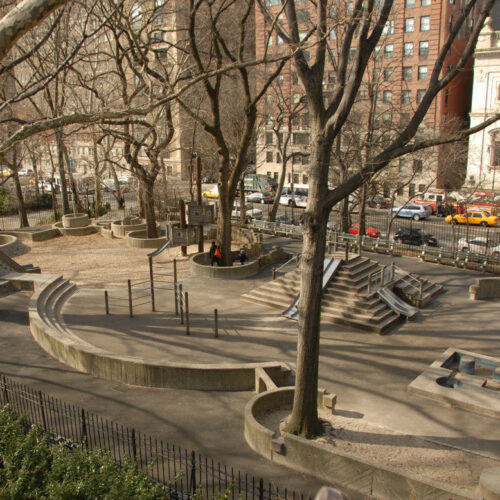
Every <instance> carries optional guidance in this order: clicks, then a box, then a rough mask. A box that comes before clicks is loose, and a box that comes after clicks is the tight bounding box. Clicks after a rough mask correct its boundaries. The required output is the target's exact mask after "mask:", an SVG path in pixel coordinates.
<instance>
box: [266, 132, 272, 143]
mask: <svg viewBox="0 0 500 500" xmlns="http://www.w3.org/2000/svg"><path fill="white" fill-rule="evenodd" d="M272 143H273V133H272V132H266V144H272Z"/></svg>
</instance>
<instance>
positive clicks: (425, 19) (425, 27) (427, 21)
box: [420, 16, 431, 31]
mask: <svg viewBox="0 0 500 500" xmlns="http://www.w3.org/2000/svg"><path fill="white" fill-rule="evenodd" d="M430 29H431V16H421V17H420V31H429V30H430Z"/></svg>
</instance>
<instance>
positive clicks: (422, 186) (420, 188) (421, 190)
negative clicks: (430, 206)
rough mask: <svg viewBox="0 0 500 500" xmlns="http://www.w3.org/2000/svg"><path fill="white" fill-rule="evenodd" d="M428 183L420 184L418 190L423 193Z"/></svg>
mask: <svg viewBox="0 0 500 500" xmlns="http://www.w3.org/2000/svg"><path fill="white" fill-rule="evenodd" d="M425 188H426V184H419V185H418V192H419V193H423V192H424V191H425Z"/></svg>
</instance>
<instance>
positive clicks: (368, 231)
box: [349, 223, 380, 238]
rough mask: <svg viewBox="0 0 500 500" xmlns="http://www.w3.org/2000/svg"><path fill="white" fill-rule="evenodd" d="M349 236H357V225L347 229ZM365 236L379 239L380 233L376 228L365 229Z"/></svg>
mask: <svg viewBox="0 0 500 500" xmlns="http://www.w3.org/2000/svg"><path fill="white" fill-rule="evenodd" d="M349 234H359V224H358V223H356V224H353V225H352V226H351V227H350V228H349ZM365 234H366V235H367V236H369V237H370V238H380V231H379V230H378V229H377V228H376V227H365Z"/></svg>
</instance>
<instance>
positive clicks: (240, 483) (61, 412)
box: [0, 376, 310, 500]
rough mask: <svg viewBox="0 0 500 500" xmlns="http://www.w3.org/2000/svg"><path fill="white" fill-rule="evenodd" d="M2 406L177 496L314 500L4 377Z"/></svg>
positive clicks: (56, 439) (0, 394)
mask: <svg viewBox="0 0 500 500" xmlns="http://www.w3.org/2000/svg"><path fill="white" fill-rule="evenodd" d="M0 402H1V404H2V406H4V405H7V404H8V405H9V407H10V408H11V409H12V410H13V411H14V412H15V413H16V414H17V415H18V416H24V417H25V419H26V422H27V424H28V425H36V426H38V427H40V428H41V430H42V431H44V432H46V433H48V434H50V436H51V438H52V440H53V441H54V442H60V441H62V440H63V441H66V442H68V444H81V445H83V446H86V447H87V448H89V449H91V450H92V449H101V450H105V451H107V452H109V453H110V455H111V456H112V458H113V459H114V461H115V462H116V463H117V464H120V465H121V464H123V463H124V461H125V460H126V459H127V458H128V459H130V460H132V461H134V462H135V463H136V464H137V466H138V467H139V469H140V470H142V471H144V472H145V473H146V474H148V476H149V477H151V479H153V480H154V481H157V482H159V483H160V484H162V485H164V487H165V490H166V491H167V492H168V493H169V496H170V497H171V498H182V499H188V498H190V497H191V496H192V495H199V496H201V498H213V497H214V496H215V495H217V494H219V493H220V494H221V495H224V494H225V496H224V498H231V499H239V498H245V499H250V498H251V499H259V500H278V499H284V500H287V499H297V500H298V499H301V500H303V499H304V498H310V497H305V496H304V495H303V494H301V493H297V492H295V491H290V490H288V489H287V488H280V487H279V486H277V485H275V484H274V483H271V482H265V481H264V480H263V479H262V478H256V477H255V476H252V475H249V474H246V473H244V472H242V471H239V470H237V469H234V468H233V467H229V466H226V465H223V464H221V463H219V462H217V461H215V460H214V459H212V458H209V457H206V456H203V455H201V454H200V453H196V452H195V451H188V450H187V449H185V448H182V447H180V446H176V445H172V444H169V443H167V442H164V441H163V440H161V439H158V438H157V437H153V436H151V435H148V434H145V433H141V432H138V431H136V430H135V429H134V428H130V427H127V426H126V425H125V426H124V425H121V424H118V423H116V422H113V421H110V420H108V419H104V418H102V417H99V416H97V415H95V414H93V413H91V412H89V411H87V410H85V409H84V408H81V407H78V406H75V405H71V404H67V403H65V402H64V401H62V400H59V399H56V398H53V397H50V396H47V395H45V394H43V393H42V392H41V391H36V390H34V389H32V388H30V387H28V386H25V385H21V384H18V383H16V382H14V381H12V380H10V379H9V378H7V377H5V376H0Z"/></svg>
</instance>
